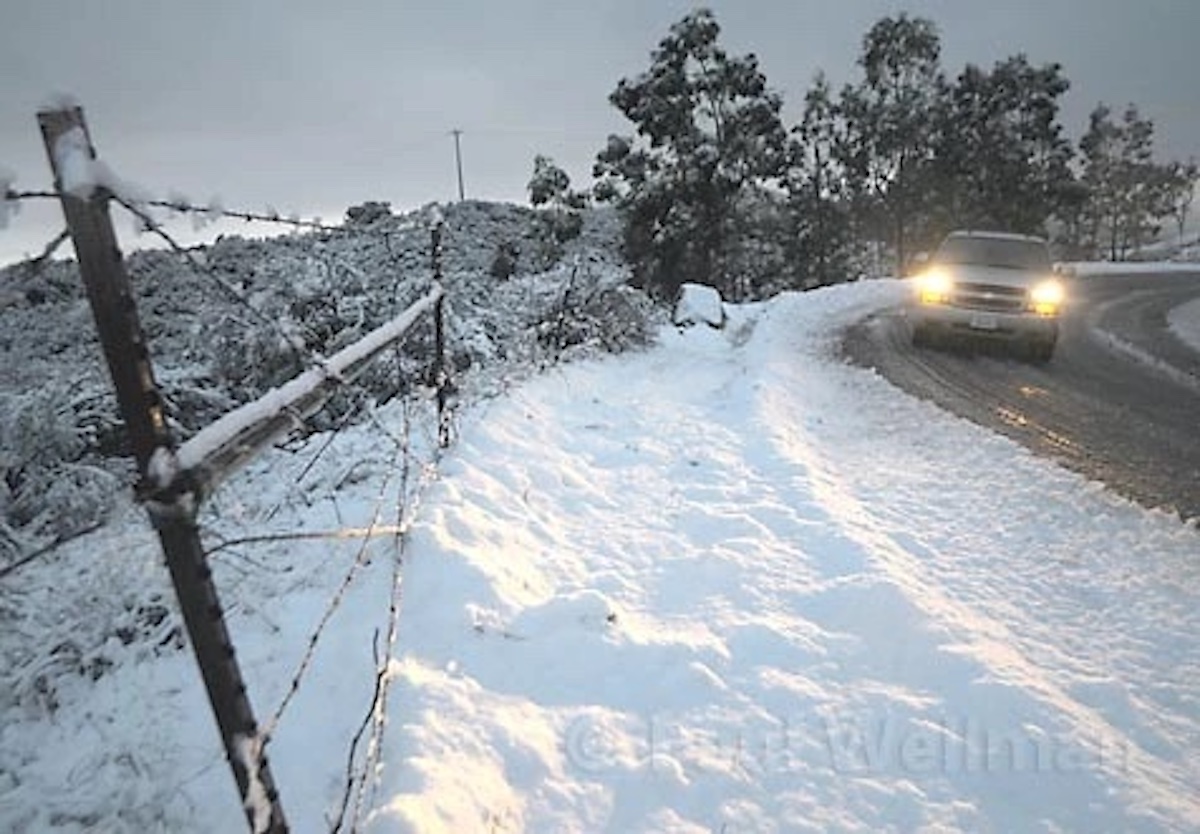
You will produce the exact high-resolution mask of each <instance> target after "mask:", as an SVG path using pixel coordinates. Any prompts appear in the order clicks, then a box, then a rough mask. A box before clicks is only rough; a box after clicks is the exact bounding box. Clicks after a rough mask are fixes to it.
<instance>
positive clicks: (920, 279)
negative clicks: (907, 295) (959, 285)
mask: <svg viewBox="0 0 1200 834" xmlns="http://www.w3.org/2000/svg"><path fill="white" fill-rule="evenodd" d="M953 289H954V281H953V279H951V277H950V275H949V274H948V273H946V272H943V271H942V270H940V269H931V270H929V271H928V272H923V273H921V274H920V275H918V276H917V297H918V298H920V299H921V303H922V304H946V303H947V302H949V301H950V293H951V291H952V290H953Z"/></svg>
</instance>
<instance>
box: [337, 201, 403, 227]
mask: <svg viewBox="0 0 1200 834" xmlns="http://www.w3.org/2000/svg"><path fill="white" fill-rule="evenodd" d="M391 216H392V204H391V203H388V202H378V201H375V200H368V201H367V202H365V203H363V204H361V205H357V206H351V207H350V208H348V209H346V223H347V224H350V225H354V226H370V225H371V224H372V223H375V222H377V221H379V220H383V219H384V218H387V217H391Z"/></svg>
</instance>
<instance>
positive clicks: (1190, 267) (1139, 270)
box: [1064, 261, 1200, 277]
mask: <svg viewBox="0 0 1200 834" xmlns="http://www.w3.org/2000/svg"><path fill="white" fill-rule="evenodd" d="M1064 265H1065V266H1066V267H1067V268H1068V269H1070V270H1072V271H1073V274H1075V275H1079V276H1081V277H1086V276H1088V275H1151V274H1153V275H1161V274H1162V273H1164V272H1196V270H1197V269H1200V264H1197V263H1196V262H1195V261H1081V262H1078V263H1066V264H1064Z"/></svg>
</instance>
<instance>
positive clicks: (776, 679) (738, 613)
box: [0, 281, 1200, 832]
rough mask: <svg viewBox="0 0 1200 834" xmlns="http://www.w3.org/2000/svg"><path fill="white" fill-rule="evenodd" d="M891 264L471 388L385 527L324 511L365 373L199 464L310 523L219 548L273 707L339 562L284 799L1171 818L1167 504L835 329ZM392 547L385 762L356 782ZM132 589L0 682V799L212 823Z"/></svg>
mask: <svg viewBox="0 0 1200 834" xmlns="http://www.w3.org/2000/svg"><path fill="white" fill-rule="evenodd" d="M902 292H903V288H902V286H901V285H900V284H899V283H897V282H892V281H880V282H865V283H860V284H854V285H848V286H844V287H839V288H836V289H828V290H820V291H815V292H811V293H806V294H802V295H791V294H789V295H784V296H781V297H779V298H777V299H775V300H774V301H771V302H769V303H765V304H762V305H754V306H748V307H732V306H731V307H728V308H727V313H728V317H729V318H728V321H727V324H726V327H725V328H724V329H723V330H717V329H713V328H710V327H708V326H705V325H699V326H695V327H691V328H687V329H675V328H671V327H668V328H666V329H665V330H664V332H663V333H662V337H661V341H660V344H659V345H657V346H656V347H654V348H652V349H649V350H646V351H641V352H635V353H629V354H625V355H622V356H618V357H612V358H607V359H604V360H595V361H592V360H589V361H582V362H578V363H574V364H570V365H566V366H560V367H558V368H555V369H552V370H550V371H548V372H547V373H545V374H543V375H540V376H538V377H535V378H533V379H531V380H529V381H527V382H524V383H522V384H520V385H517V386H516V387H514V388H513V389H512V390H511V391H509V392H508V393H506V394H504V395H502V396H500V397H498V398H497V399H494V400H490V401H486V402H484V403H482V404H480V405H477V406H476V407H474V408H472V409H471V410H469V411H468V412H467V413H466V414H465V415H463V421H462V425H461V427H460V434H459V440H458V443H457V444H456V446H455V447H453V448H452V449H451V450H450V452H449V453H448V455H447V456H446V457H445V458H444V459H443V460H442V461H441V463H440V465H439V468H438V471H437V473H436V476H435V477H434V480H432V482H431V483H430V484H429V486H428V487H427V488H426V489H425V491H424V493H423V497H422V500H421V503H420V506H419V508H418V510H417V511H416V515H415V526H414V528H413V529H412V531H411V534H410V535H409V536H408V538H407V539H406V541H405V543H404V549H403V551H402V553H401V552H398V551H397V544H396V542H395V541H394V540H390V539H386V538H384V539H376V540H374V542H373V543H372V544H370V546H369V547H364V540H363V539H361V538H356V536H360V535H361V534H362V531H363V530H364V529H365V528H368V527H370V526H372V525H375V528H376V531H377V532H378V531H379V530H380V529H387V528H388V526H389V525H392V524H394V523H395V522H396V520H397V509H396V507H395V506H394V496H395V493H396V492H397V489H398V481H399V479H400V471H398V470H397V468H396V463H397V460H399V459H400V458H401V457H402V456H403V454H404V450H402V449H400V448H398V447H397V446H395V444H394V443H393V442H392V439H391V438H397V437H402V436H404V431H403V427H404V423H405V420H406V417H405V415H404V414H403V413H401V411H400V406H399V405H398V404H396V403H393V404H392V405H390V406H387V407H385V408H381V409H379V411H378V413H377V415H376V417H375V419H374V420H373V421H372V422H371V423H370V424H364V425H362V426H357V427H354V428H352V429H349V430H347V431H345V432H343V433H342V434H341V435H340V436H338V437H337V438H335V439H334V441H333V445H332V446H331V447H330V450H329V451H328V453H327V454H325V455H324V456H322V457H321V459H320V460H319V462H318V463H317V465H316V466H312V467H311V468H310V460H309V457H308V456H305V455H290V454H286V453H283V452H278V453H273V454H272V455H270V456H268V457H266V458H263V459H262V460H261V461H259V462H256V464H255V465H253V466H252V467H250V469H248V470H247V471H246V472H244V473H243V474H242V475H240V476H239V477H238V478H237V479H235V480H234V481H231V482H230V483H229V484H228V485H227V487H226V488H225V489H224V490H222V492H220V493H218V495H217V496H216V498H215V499H214V502H213V505H212V506H211V508H210V512H209V515H208V517H207V518H206V535H208V536H210V537H213V538H214V539H215V540H220V538H221V536H225V537H231V536H236V535H245V534H247V533H262V532H266V533H270V532H273V531H279V532H286V531H296V530H308V531H320V530H327V531H334V532H333V534H332V535H330V536H329V537H326V538H323V539H322V538H317V537H314V538H313V539H311V540H308V539H306V540H292V541H278V542H268V543H265V544H261V545H259V546H258V548H257V549H253V550H246V549H244V548H242V549H239V548H237V547H232V548H228V549H222V550H220V551H218V552H217V553H216V554H214V558H213V561H214V566H215V569H216V571H217V575H218V579H219V580H220V586H221V588H222V589H223V592H224V593H225V594H226V595H227V596H226V604H227V607H228V608H229V610H230V618H231V624H230V627H231V631H232V633H233V635H234V637H235V640H236V642H237V645H238V649H239V656H240V658H241V660H242V664H243V668H244V669H245V671H246V675H247V679H248V681H249V684H250V692H251V695H252V698H253V700H254V702H255V704H256V706H257V707H258V709H259V717H260V718H261V719H263V720H264V721H265V722H268V723H271V719H272V716H273V715H274V714H275V713H276V711H277V706H278V705H279V704H281V703H282V702H285V696H286V695H287V692H288V690H289V685H290V681H291V677H292V675H293V673H294V672H295V671H296V670H297V668H298V666H299V664H300V663H301V660H302V658H303V656H304V654H305V650H306V646H307V644H308V641H309V639H310V636H311V634H312V632H313V629H314V625H315V624H317V623H318V622H320V621H321V618H322V616H323V613H324V611H325V610H326V606H327V605H329V603H330V601H331V598H334V599H336V597H331V592H335V591H336V590H337V589H338V587H339V585H340V584H341V583H342V582H343V581H344V579H345V578H346V577H349V579H350V580H351V581H350V584H349V585H348V586H347V587H348V590H347V591H346V595H345V596H344V597H343V598H342V599H341V604H340V605H337V606H336V608H335V609H334V610H333V614H332V617H331V619H330V620H329V623H328V627H327V628H326V629H325V630H324V632H323V633H322V636H321V639H320V641H319V643H318V645H317V650H316V653H315V655H314V656H313V661H312V664H311V666H310V667H309V668H308V670H307V672H306V673H305V674H304V676H303V683H302V685H301V687H300V688H299V689H298V691H297V694H296V696H295V698H294V699H293V700H292V701H290V702H288V706H287V710H286V712H285V714H284V715H283V717H282V720H281V721H280V722H279V723H278V725H277V726H275V727H274V729H275V732H273V733H272V742H271V745H270V747H269V753H270V755H271V763H272V766H273V769H274V773H275V778H276V781H277V782H278V784H279V787H280V790H281V794H282V800H283V805H284V807H285V809H286V810H287V813H288V815H289V818H290V822H291V823H292V825H293V828H294V830H297V831H325V830H329V828H330V827H331V822H332V821H333V820H334V819H335V818H337V817H338V814H339V809H340V808H341V807H342V804H343V801H344V800H345V801H347V803H348V805H349V808H350V811H351V816H353V812H354V810H355V809H359V810H361V811H363V812H364V813H363V814H362V818H363V819H364V820H365V823H364V827H365V828H367V829H369V830H373V831H379V832H393V831H398V830H400V831H403V830H412V831H489V832H500V831H545V832H558V831H589V832H590V831H612V832H633V831H672V832H686V831H696V832H713V831H772V830H774V831H805V830H811V831H864V832H866V831H870V832H875V831H886V830H894V831H909V830H918V829H926V830H938V829H942V830H976V831H987V830H992V831H1027V830H1070V831H1100V830H1145V831H1166V830H1183V829H1195V828H1197V827H1198V826H1200V799H1198V798H1197V795H1196V793H1195V790H1194V787H1195V785H1196V784H1197V782H1198V780H1200V769H1198V765H1197V763H1196V760H1195V757H1194V750H1195V749H1197V746H1200V638H1198V637H1197V635H1200V590H1198V589H1200V581H1198V580H1200V569H1198V568H1197V565H1196V561H1195V553H1196V545H1197V531H1196V529H1195V528H1194V527H1191V526H1186V525H1183V524H1181V523H1180V522H1179V521H1178V520H1177V519H1176V518H1174V517H1171V516H1168V515H1165V514H1162V513H1157V512H1147V511H1145V510H1142V509H1140V508H1138V507H1136V506H1135V505H1132V504H1130V503H1128V502H1126V501H1123V500H1121V499H1119V498H1116V497H1114V496H1112V495H1110V494H1109V493H1107V492H1106V491H1105V490H1104V489H1103V488H1101V487H1100V486H1099V485H1096V484H1091V483H1088V482H1086V481H1084V480H1082V479H1081V478H1080V477H1078V476H1076V475H1074V474H1071V473H1068V472H1066V471H1064V470H1062V469H1059V468H1058V467H1056V466H1054V465H1053V464H1051V463H1049V462H1046V461H1043V460H1040V459H1038V458H1036V457H1034V456H1032V455H1031V454H1030V453H1028V452H1027V451H1025V450H1024V449H1022V448H1020V447H1018V446H1017V445H1015V444H1014V443H1012V442H1010V441H1008V440H1006V439H1004V438H1001V437H998V436H994V435H992V434H990V433H988V432H987V431H985V430H983V429H980V428H978V427H976V426H974V425H971V424H969V423H966V422H964V421H961V420H958V419H956V418H954V417H952V416H950V415H948V414H946V413H944V412H942V411H940V410H938V409H937V408H935V407H934V406H932V405H930V404H928V403H924V402H920V401H916V400H913V399H911V398H909V397H907V396H906V395H904V394H902V393H900V392H899V391H897V390H896V389H895V388H893V387H892V386H891V385H890V384H888V383H887V382H885V381H884V380H882V379H880V378H879V377H877V376H876V375H874V374H872V373H871V372H868V371H864V370H862V369H859V368H855V367H851V366H848V365H846V364H844V363H842V362H841V361H839V360H838V359H836V358H835V347H834V346H835V343H836V333H837V330H838V329H839V328H840V327H841V326H842V325H844V324H846V323H848V322H850V321H852V320H854V319H855V318H857V317H858V316H861V315H863V314H865V313H867V312H869V311H871V310H875V309H878V308H880V307H883V306H886V305H889V304H892V303H894V302H895V301H896V300H897V299H898V298H899V297H900V294H901V293H902ZM314 442H315V443H317V444H321V443H323V440H322V439H321V438H317V439H315V441H314ZM414 442H415V444H416V446H417V447H427V445H428V443H429V442H430V438H429V437H428V436H426V435H424V434H422V432H421V431H418V432H416V435H415V438H414ZM418 451H419V449H418ZM398 456H399V457H398ZM419 474H420V470H417V471H413V472H412V473H410V476H411V477H412V478H414V479H415V478H417V477H418V476H419ZM424 474H425V475H426V476H428V475H429V474H430V472H429V470H425V471H424ZM401 556H402V564H403V568H402V571H401V578H402V583H401V585H400V599H399V605H400V609H399V610H400V616H399V624H398V625H399V635H398V640H397V642H396V644H395V645H394V647H392V649H391V662H390V664H389V665H388V669H389V674H390V682H391V688H390V691H389V694H388V700H387V704H386V717H387V723H386V726H385V728H384V730H385V731H384V733H383V735H382V737H381V739H380V740H379V745H378V746H377V747H376V746H374V745H373V743H370V742H369V739H370V735H371V734H370V733H368V734H367V736H365V737H364V739H363V741H362V743H361V744H360V746H359V748H358V751H359V753H358V755H359V756H361V755H362V751H363V750H365V749H368V748H369V749H373V750H374V751H376V752H377V753H378V761H379V767H378V769H377V770H376V771H373V772H374V773H375V774H376V775H377V776H378V782H377V783H376V784H374V785H373V786H372V787H371V788H370V789H368V790H365V791H361V792H360V791H358V790H357V789H355V790H353V791H349V792H348V791H347V776H348V769H347V759H348V751H349V747H350V743H351V739H352V738H353V737H354V734H355V732H356V730H357V729H358V728H359V727H360V725H361V724H362V721H363V718H364V715H366V714H367V710H368V708H369V705H370V703H371V694H372V688H373V685H374V671H375V666H376V661H375V657H374V656H375V654H376V653H377V652H378V653H381V655H382V656H383V657H384V658H386V657H387V655H388V652H389V646H388V642H387V639H386V634H387V624H388V623H387V613H388V605H389V599H390V593H391V587H392V584H391V581H392V564H393V560H394V559H396V558H399V557H401ZM158 558H159V557H158V555H157V550H156V548H155V547H154V545H153V542H152V537H151V534H150V533H149V532H148V531H147V530H146V528H145V525H144V522H142V521H141V519H140V518H136V517H135V516H133V515H131V516H130V518H129V519H126V523H114V524H112V525H110V526H109V527H107V528H105V529H104V530H102V531H100V532H99V533H97V534H94V535H93V536H91V537H88V538H87V539H83V540H80V541H79V542H77V543H72V544H71V545H69V546H68V547H67V548H66V549H65V551H64V553H63V554H61V557H60V559H61V561H60V562H59V567H58V568H57V570H58V571H59V573H54V570H55V567H54V565H34V566H31V567H30V568H29V572H27V573H22V574H19V575H18V576H17V577H16V579H18V580H19V581H20V583H22V584H21V585H17V586H13V587H12V591H11V592H13V593H28V594H40V595H42V596H41V597H37V598H36V599H44V604H43V605H39V606H37V607H36V608H34V609H31V610H35V611H43V612H45V613H44V617H45V618H46V622H45V623H40V622H39V623H28V624H27V623H19V624H17V627H19V628H34V626H37V628H38V629H42V630H45V631H47V632H49V633H53V629H54V628H60V629H61V623H58V622H52V621H51V620H52V619H53V618H61V617H63V616H67V613H69V614H70V615H71V616H73V617H77V618H78V617H80V616H81V615H80V613H79V612H80V611H81V610H83V609H84V608H86V606H88V605H95V604H96V603H95V602H94V601H93V600H91V598H90V597H89V591H88V590H87V589H88V588H116V587H130V588H134V587H136V588H137V589H138V591H137V594H136V595H135V594H134V593H132V592H131V593H130V598H131V599H133V600H135V601H137V600H143V599H144V598H145V595H146V590H145V589H146V588H147V587H151V588H153V587H158V588H161V589H162V591H161V592H162V593H163V594H166V593H168V592H167V591H166V589H165V585H164V579H163V572H162V569H161V567H160V566H158V564H157V562H158ZM62 565H67V566H72V569H73V570H74V571H76V572H77V573H76V574H74V575H72V577H70V578H67V577H65V576H64V575H63V574H62V572H61V571H62V567H61V566H62ZM51 579H56V580H57V581H56V583H52V582H51V581H50V580H51ZM122 583H124V585H122ZM78 586H82V587H78ZM160 607H161V606H160ZM56 612H57V613H56ZM64 612H66V613H64ZM162 612H165V609H162V611H160V612H158V613H157V614H156V613H155V611H154V610H150V611H147V610H146V606H145V605H144V604H143V603H140V602H139V603H138V604H137V605H136V606H135V605H133V604H131V605H130V607H129V619H130V624H129V627H130V628H131V629H135V628H137V629H142V630H144V631H146V632H147V634H148V635H149V637H148V638H145V639H136V640H131V642H130V643H129V645H127V646H124V647H122V646H120V645H110V646H107V647H105V652H104V654H103V656H102V657H103V659H104V660H105V663H106V664H107V665H106V666H105V668H103V669H100V670H99V671H98V672H97V674H96V676H95V679H94V680H89V679H87V678H85V677H81V676H77V677H63V676H60V677H57V678H53V677H52V678H51V680H53V681H55V682H56V683H57V688H56V689H55V690H53V691H52V692H51V693H49V695H47V697H50V696H52V697H53V698H54V704H53V705H51V704H40V705H37V704H28V703H27V704H25V705H24V706H23V707H22V708H21V710H18V709H16V708H13V709H11V710H10V711H9V712H8V713H7V714H6V717H5V722H4V725H3V726H2V727H0V822H3V823H6V825H0V827H5V828H11V829H13V830H17V831H43V830H64V831H71V830H83V829H88V828H97V827H98V828H102V829H104V830H111V831H122V830H128V831H144V830H152V829H166V830H172V831H185V830H186V831H232V830H239V829H240V828H241V827H242V825H243V820H242V818H241V812H240V809H239V808H238V807H237V801H236V794H235V791H234V789H233V785H232V780H231V778H230V776H229V774H228V772H227V771H226V770H225V767H224V763H223V760H222V755H221V752H220V749H219V743H218V741H217V737H216V730H215V728H214V727H213V725H212V721H211V717H210V713H209V711H208V708H207V705H206V704H205V703H204V699H203V692H202V689H201V687H200V684H199V680H198V677H197V675H196V673H195V669H194V663H193V661H192V659H191V658H190V657H189V656H188V655H187V654H184V653H182V652H179V651H176V650H171V649H169V648H168V649H167V650H165V651H161V650H158V649H156V648H155V647H156V646H163V645H166V646H170V645H172V640H176V641H177V639H178V638H177V635H172V633H170V631H169V630H168V629H165V628H164V629H163V631H162V633H158V632H155V631H154V630H153V629H154V628H155V627H156V624H158V623H163V624H164V625H165V626H168V627H169V625H170V622H171V621H170V619H169V618H168V619H166V620H165V622H164V617H163V613H162ZM38 616H43V615H41V614H39V615H38ZM122 639H124V638H122ZM116 642H118V641H115V640H114V641H110V643H116ZM84 660H87V658H84ZM48 663H49V661H48ZM35 671H37V670H35ZM41 671H43V672H46V673H47V674H48V673H49V672H51V671H53V670H52V669H42V670H41ZM30 674H31V675H32V674H33V673H32V672H31V673H30ZM26 683H27V684H28V690H29V692H31V693H35V695H36V693H38V692H41V690H39V689H38V688H37V685H36V684H37V680H36V679H34V678H32V677H31V678H30V680H29V681H26ZM31 697H33V696H31ZM39 706H40V709H39ZM358 761H361V759H359V760H358Z"/></svg>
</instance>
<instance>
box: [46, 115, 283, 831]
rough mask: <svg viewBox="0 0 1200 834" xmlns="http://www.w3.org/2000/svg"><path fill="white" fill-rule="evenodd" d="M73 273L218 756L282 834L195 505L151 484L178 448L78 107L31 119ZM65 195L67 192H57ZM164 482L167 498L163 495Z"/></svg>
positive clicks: (262, 820) (252, 808) (182, 494)
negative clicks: (214, 730)
mask: <svg viewBox="0 0 1200 834" xmlns="http://www.w3.org/2000/svg"><path fill="white" fill-rule="evenodd" d="M38 124H39V126H40V127H41V131H42V138H43V140H44V142H45V144H46V152H47V154H48V156H49V158H50V165H51V168H52V169H53V171H54V178H55V186H56V188H57V190H58V192H59V195H60V198H61V201H62V208H63V214H64V215H65V217H66V221H67V229H68V230H69V231H70V233H71V239H72V241H73V242H74V244H75V254H76V258H77V259H78V262H79V271H80V274H81V276H82V278H83V283H84V285H85V287H86V289H87V295H88V301H89V302H90V303H91V307H92V314H93V316H94V318H95V321H96V329H97V331H98V332H99V334H100V342H101V344H102V346H103V349H104V356H105V359H106V361H107V362H108V369H109V372H110V373H111V375H112V379H113V386H114V387H115V388H116V392H117V401H118V402H119V404H120V409H121V416H122V418H123V419H124V421H125V426H126V429H127V431H128V434H129V439H130V443H131V445H132V448H133V455H134V457H135V458H136V460H137V466H138V474H139V478H140V480H139V483H138V493H139V496H140V497H141V498H142V499H143V500H145V501H146V502H147V508H148V510H149V513H150V517H151V520H152V521H153V522H154V526H155V528H156V529H157V531H158V535H159V539H160V540H161V542H162V548H163V553H164V555H165V557H166V562H167V567H168V569H169V571H170V574H171V580H172V582H173V583H174V586H175V593H176V595H177V596H178V598H179V607H180V610H181V612H182V614H183V620H184V624H185V626H186V628H187V633H188V638H189V640H190V642H191V644H192V649H193V651H194V652H195V655H196V661H197V662H198V663H199V665H200V673H201V676H202V677H203V679H204V685H205V688H206V689H207V691H208V698H209V703H210V704H211V705H212V709H213V713H214V714H215V716H216V719H217V725H218V727H219V728H220V732H221V738H222V741H223V742H224V745H225V754H226V757H227V758H228V760H229V764H230V767H231V769H232V771H233V776H234V780H235V781H236V782H237V786H238V790H239V791H240V793H241V797H242V804H243V807H244V808H245V811H246V818H247V821H248V823H249V825H250V827H251V830H253V831H255V832H256V834H257V833H258V832H271V834H277V832H285V831H287V823H286V821H285V820H284V816H283V809H282V807H281V806H280V804H279V795H278V793H277V791H276V790H275V783H274V780H273V778H272V776H271V770H270V767H269V766H268V764H267V760H266V756H265V755H264V754H263V751H262V749H261V746H262V741H263V740H262V739H260V738H259V736H258V727H257V723H256V722H255V719H254V713H253V710H252V709H251V706H250V700H249V698H248V697H247V695H246V687H245V684H244V683H243V681H242V675H241V670H240V668H239V667H238V663H237V658H236V656H235V654H234V649H233V644H232V642H231V641H230V639H229V632H228V630H227V628H226V625H225V619H224V612H223V611H222V609H221V604H220V600H219V599H218V596H217V591H216V586H215V585H214V583H213V581H212V572H211V570H210V569H209V566H208V561H207V559H206V557H205V554H204V549H203V547H202V545H201V542H200V533H199V529H198V528H197V526H196V520H195V512H196V505H197V504H198V502H199V496H198V495H196V494H195V492H194V491H193V490H191V489H188V488H187V487H186V485H183V486H181V485H180V484H178V483H177V481H176V480H174V479H164V478H159V477H156V473H155V471H154V470H155V469H156V467H158V465H159V461H164V459H165V461H170V460H173V456H174V449H175V443H174V439H173V438H172V436H171V433H170V431H169V430H168V427H167V424H166V419H165V416H164V414H163V407H162V399H161V397H160V396H159V393H158V386H157V384H156V383H155V381H154V374H153V369H152V367H151V364H150V357H149V352H148V351H147V349H146V342H145V339H144V337H143V335H142V329H141V324H140V322H139V321H138V315H137V309H136V306H135V304H134V298H133V291H132V288H131V285H130V282H129V275H128V273H127V272H126V271H125V263H124V260H123V259H122V257H121V251H120V249H119V248H118V246H117V240H116V235H115V233H114V232H113V228H112V221H111V219H110V217H109V214H108V197H109V194H108V192H107V191H106V189H105V188H104V187H102V184H100V183H96V182H95V181H94V175H95V166H94V165H93V161H94V159H95V155H96V154H95V150H94V148H93V147H92V144H91V139H90V137H89V136H88V132H87V126H86V124H85V123H84V119H83V111H82V110H81V109H80V108H78V107H70V108H66V109H56V110H48V111H43V112H40V113H38ZM67 187H69V188H71V189H72V191H73V193H68V192H67V191H65V190H64V188H67ZM168 480H169V481H170V483H171V485H172V487H173V489H172V490H171V491H170V494H165V493H164V490H162V489H161V487H162V486H163V485H164V484H165V483H166V482H167V481H168Z"/></svg>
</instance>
